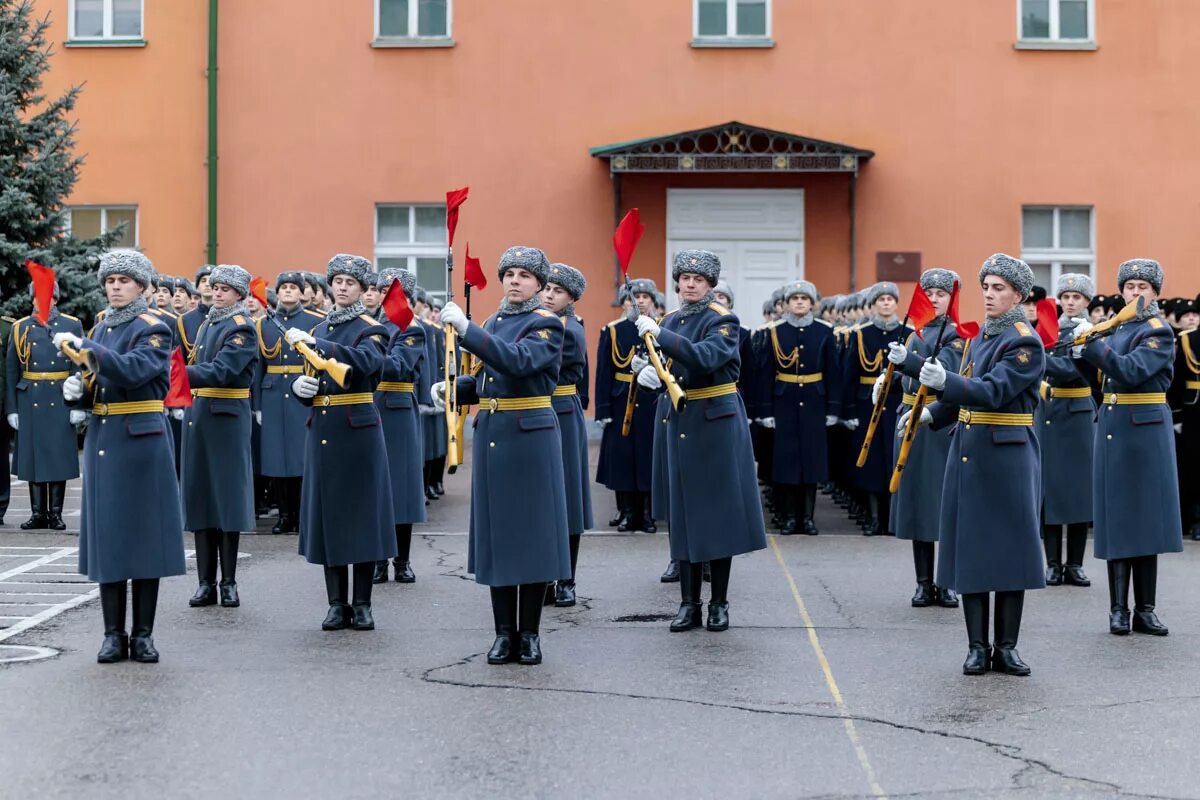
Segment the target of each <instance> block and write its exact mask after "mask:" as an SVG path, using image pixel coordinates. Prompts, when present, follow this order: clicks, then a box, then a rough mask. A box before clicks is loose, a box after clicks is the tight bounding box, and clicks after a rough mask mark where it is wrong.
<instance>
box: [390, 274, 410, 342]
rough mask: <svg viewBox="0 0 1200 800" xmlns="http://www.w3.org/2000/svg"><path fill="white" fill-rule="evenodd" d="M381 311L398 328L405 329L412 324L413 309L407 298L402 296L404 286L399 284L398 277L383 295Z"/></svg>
mask: <svg viewBox="0 0 1200 800" xmlns="http://www.w3.org/2000/svg"><path fill="white" fill-rule="evenodd" d="M383 313H384V314H387V318H388V319H390V320H391V321H392V322H393V323H394V324H395V325H396V327H398V328H399V329H400V330H405V329H406V328H408V326H409V325H411V324H412V321H413V310H412V307H411V306H409V304H408V298H407V297H405V296H404V287H403V286H401V285H400V279H399V278H397V279H396V280H394V281H392V285H391V286H389V287H388V290H387V294H385V295H384V296H383Z"/></svg>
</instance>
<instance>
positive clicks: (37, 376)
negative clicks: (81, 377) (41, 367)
mask: <svg viewBox="0 0 1200 800" xmlns="http://www.w3.org/2000/svg"><path fill="white" fill-rule="evenodd" d="M21 377H22V378H24V379H25V380H27V381H65V380H66V379H67V378H69V377H71V373H69V372H22V373H21Z"/></svg>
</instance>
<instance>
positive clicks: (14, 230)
mask: <svg viewBox="0 0 1200 800" xmlns="http://www.w3.org/2000/svg"><path fill="white" fill-rule="evenodd" d="M49 26H50V20H49V16H48V15H47V16H45V17H42V18H41V19H37V18H36V17H35V16H34V13H33V0H0V311H2V312H3V313H5V314H11V315H14V316H23V315H25V314H28V313H29V311H30V308H31V306H32V303H31V301H30V297H29V273H28V272H27V271H26V269H25V261H26V260H33V261H36V262H38V263H40V264H45V265H46V266H48V267H53V268H54V270H55V272H56V274H57V276H58V282H59V286H60V287H61V292H62V294H61V298H60V301H59V308H61V309H62V310H63V311H65V312H66V313H68V314H74V315H75V316H78V317H80V318H81V319H82V320H83V321H84V323H85V325H90V323H91V320H92V318H93V317H94V316H95V313H96V311H97V310H98V309H100V308H102V307H103V306H104V305H105V302H104V295H103V292H102V291H101V289H100V285H99V282H98V281H97V280H96V273H95V270H96V262H97V260H98V259H99V257H100V254H101V253H102V252H104V250H106V249H107V248H109V247H111V246H112V244H113V243H114V242H115V241H117V240H118V239H119V238H120V235H121V231H119V230H116V231H110V232H108V233H102V234H101V235H100V236H99V237H97V238H94V239H75V238H73V237H71V236H69V235H67V234H66V233H65V232H64V222H65V214H64V207H63V205H64V202H65V200H66V198H67V197H68V196H69V195H70V193H71V189H72V188H73V187H74V186H75V182H76V180H78V178H79V169H80V167H81V166H82V165H83V159H82V158H81V157H78V156H76V155H74V149H75V131H76V128H75V122H74V120H72V119H70V118H69V115H70V114H71V112H72V111H73V110H74V109H75V102H76V100H78V98H79V93H80V91H81V88H82V87H80V86H73V87H71V88H70V89H68V90H67V91H65V92H64V93H63V94H62V95H61V96H60V97H57V98H53V99H49V100H48V99H47V98H46V96H45V95H44V94H43V92H42V76H43V75H44V74H45V73H46V70H48V69H49V68H50V57H51V55H52V52H51V47H50V45H49V43H48V42H47V41H46V31H47V29H48V28H49Z"/></svg>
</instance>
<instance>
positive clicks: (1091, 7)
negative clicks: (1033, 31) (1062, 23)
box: [1017, 0, 1096, 45]
mask: <svg viewBox="0 0 1200 800" xmlns="http://www.w3.org/2000/svg"><path fill="white" fill-rule="evenodd" d="M1060 2H1061V0H1050V3H1049V5H1050V35H1049V36H1048V37H1032V36H1026V35H1025V30H1024V25H1023V19H1022V12H1023V11H1024V10H1025V0H1017V41H1018V42H1022V43H1026V42H1027V43H1031V44H1038V43H1043V44H1048V43H1053V44H1059V43H1061V44H1064V45H1073V44H1088V43H1092V42H1095V41H1096V0H1086V2H1087V27H1088V29H1087V36H1086V37H1084V38H1082V39H1075V38H1072V39H1064V38H1063V37H1062V36H1061V35H1059V11H1060V8H1059V3H1060Z"/></svg>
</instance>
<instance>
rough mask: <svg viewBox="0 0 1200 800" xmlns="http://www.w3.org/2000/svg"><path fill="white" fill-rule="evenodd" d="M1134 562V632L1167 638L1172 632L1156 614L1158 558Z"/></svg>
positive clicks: (1141, 559)
mask: <svg viewBox="0 0 1200 800" xmlns="http://www.w3.org/2000/svg"><path fill="white" fill-rule="evenodd" d="M1132 560H1133V602H1134V606H1133V630H1134V632H1136V633H1148V634H1150V635H1151V636H1166V635H1167V634H1168V633H1169V632H1170V631H1168V630H1167V626H1166V625H1163V624H1162V622H1160V621H1159V619H1158V615H1157V614H1155V613H1154V602H1155V596H1156V594H1157V592H1158V556H1141V557H1139V558H1135V559H1132Z"/></svg>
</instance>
